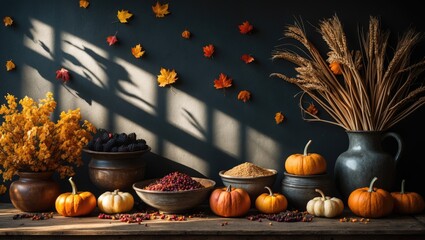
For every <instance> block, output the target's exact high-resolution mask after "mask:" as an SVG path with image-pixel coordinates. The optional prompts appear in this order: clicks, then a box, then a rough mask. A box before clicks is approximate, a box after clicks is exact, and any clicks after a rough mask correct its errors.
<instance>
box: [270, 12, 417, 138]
mask: <svg viewBox="0 0 425 240" xmlns="http://www.w3.org/2000/svg"><path fill="white" fill-rule="evenodd" d="M317 30H318V32H319V33H320V34H321V36H322V38H323V40H324V41H325V43H326V44H327V46H328V47H329V51H328V52H327V59H324V58H323V57H322V55H321V53H320V52H319V50H318V49H317V48H316V47H315V46H314V45H313V43H312V42H311V41H310V40H309V39H308V38H307V34H306V32H305V30H304V29H303V26H302V24H300V22H297V23H296V24H294V25H290V26H288V27H287V28H286V31H285V32H284V36H285V37H288V38H292V39H295V40H296V41H297V42H299V43H301V44H302V46H303V47H304V48H305V49H306V51H303V55H299V54H297V53H295V52H294V51H292V50H289V49H283V50H276V51H274V52H273V53H272V57H273V59H284V60H286V61H289V62H292V63H294V64H295V65H297V67H296V68H295V70H296V71H297V73H298V74H297V76H296V77H289V76H287V75H284V74H281V73H272V74H271V76H275V77H278V78H281V79H283V80H285V81H287V82H289V83H293V84H295V85H297V86H298V87H299V88H301V90H302V91H303V94H302V95H301V98H300V107H301V109H302V112H303V113H305V114H307V116H309V117H305V116H304V119H306V120H308V121H320V122H327V123H331V124H335V125H337V126H340V127H343V128H344V129H345V130H350V131H354V130H364V131H384V130H387V129H389V128H390V127H392V126H394V125H395V124H396V123H398V122H399V121H401V120H402V119H404V118H406V117H407V116H408V115H410V114H411V113H413V112H414V111H415V110H417V109H418V108H419V107H421V106H423V105H424V104H425V97H424V92H425V86H424V84H423V81H422V83H421V82H419V81H418V77H419V75H420V74H421V73H423V71H424V69H425V60H424V59H422V60H420V61H419V62H416V63H413V64H412V63H411V60H410V57H411V55H412V53H413V48H414V47H415V46H416V45H417V44H418V43H419V41H420V40H421V37H422V34H421V33H418V32H416V31H414V30H413V29H408V31H406V32H405V33H403V35H402V36H401V38H400V39H399V40H398V43H397V46H396V47H395V48H394V52H393V53H392V54H391V55H390V54H389V53H388V52H387V50H388V49H390V47H389V46H388V45H389V35H390V34H389V32H388V31H382V30H381V29H380V22H379V20H378V19H377V18H376V17H370V20H369V28H368V31H367V32H362V31H360V36H359V38H360V50H356V51H354V50H353V49H350V48H349V46H348V43H347V38H346V35H345V32H344V29H343V26H342V24H341V22H340V20H339V19H338V17H337V16H334V17H332V18H329V19H325V20H322V21H321V22H320V24H319V27H318V28H317ZM391 49H393V48H391ZM304 53H305V54H306V55H307V56H306V57H304ZM335 63H337V65H336V64H335ZM337 67H339V69H338V68H337ZM305 94H307V95H308V96H310V97H311V98H312V99H313V100H314V101H316V102H317V103H318V104H319V105H320V106H321V107H322V108H323V109H324V110H325V111H326V112H327V113H328V114H329V115H330V116H331V118H333V120H326V119H323V118H320V117H318V116H316V115H314V114H311V113H310V112H308V111H306V109H305V108H304V107H303V106H302V101H301V100H302V96H305Z"/></svg>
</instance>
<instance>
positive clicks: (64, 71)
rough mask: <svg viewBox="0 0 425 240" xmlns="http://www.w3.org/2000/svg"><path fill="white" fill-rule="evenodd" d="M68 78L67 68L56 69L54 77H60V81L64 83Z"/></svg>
mask: <svg viewBox="0 0 425 240" xmlns="http://www.w3.org/2000/svg"><path fill="white" fill-rule="evenodd" d="M69 78H70V76H69V72H68V70H67V69H65V68H61V69H59V70H57V71H56V79H62V81H63V82H65V83H66V82H68V81H69Z"/></svg>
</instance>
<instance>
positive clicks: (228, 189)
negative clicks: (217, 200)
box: [226, 184, 232, 192]
mask: <svg viewBox="0 0 425 240" xmlns="http://www.w3.org/2000/svg"><path fill="white" fill-rule="evenodd" d="M231 191H232V185H230V184H229V186H227V189H226V192H231Z"/></svg>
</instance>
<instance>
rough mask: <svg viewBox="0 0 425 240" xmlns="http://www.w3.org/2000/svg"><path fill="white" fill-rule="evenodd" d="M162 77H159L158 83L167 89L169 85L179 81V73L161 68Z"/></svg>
mask: <svg viewBox="0 0 425 240" xmlns="http://www.w3.org/2000/svg"><path fill="white" fill-rule="evenodd" d="M159 73H160V75H158V83H159V86H160V87H165V86H167V85H169V84H173V83H174V82H175V81H177V79H178V77H177V73H176V71H174V69H173V70H169V69H165V68H161V70H160V71H159Z"/></svg>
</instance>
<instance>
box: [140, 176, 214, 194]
mask: <svg viewBox="0 0 425 240" xmlns="http://www.w3.org/2000/svg"><path fill="white" fill-rule="evenodd" d="M191 178H192V179H193V180H195V181H198V182H199V181H201V180H202V181H208V182H210V183H211V186H208V187H205V186H204V187H203V188H198V189H191V190H180V191H155V190H148V189H143V188H140V187H136V185H137V184H141V183H146V184H144V185H143V187H145V186H147V184H149V183H152V182H155V181H156V180H158V179H160V178H151V179H145V180H142V181H138V182H135V183H133V186H132V187H133V189H134V190H135V191H136V192H142V193H155V194H182V193H193V192H198V191H205V190H210V189H213V188H215V186H216V182H215V181H214V180H212V179H209V178H199V177H191Z"/></svg>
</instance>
